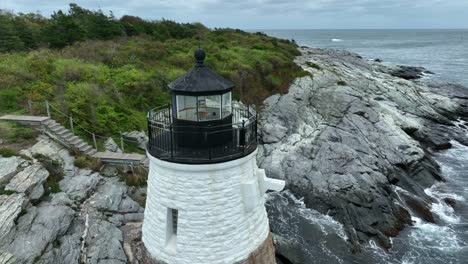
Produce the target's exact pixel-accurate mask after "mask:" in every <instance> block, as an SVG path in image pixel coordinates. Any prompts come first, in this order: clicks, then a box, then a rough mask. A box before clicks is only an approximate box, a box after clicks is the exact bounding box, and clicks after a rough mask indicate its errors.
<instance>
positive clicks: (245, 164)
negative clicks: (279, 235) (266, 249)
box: [143, 151, 284, 264]
mask: <svg viewBox="0 0 468 264" xmlns="http://www.w3.org/2000/svg"><path fill="white" fill-rule="evenodd" d="M256 153H257V151H254V152H253V153H251V154H250V155H248V156H246V157H243V158H240V159H237V160H233V161H228V162H224V163H217V164H209V165H188V164H177V163H171V162H165V161H161V160H158V159H156V158H154V157H152V156H151V155H150V154H149V153H148V157H150V171H149V178H148V195H147V200H146V209H145V219H144V224H143V242H144V243H145V246H146V248H147V250H148V252H149V253H150V254H151V256H152V257H154V258H155V259H156V260H160V261H164V262H166V263H168V264H218V263H219V264H232V263H235V262H237V261H241V260H245V259H246V258H247V257H248V256H249V255H250V253H252V252H253V251H254V250H255V249H257V248H258V247H259V246H260V245H261V244H262V243H263V242H264V241H265V239H266V238H267V236H268V234H269V225H268V218H267V213H266V210H265V206H264V191H265V190H266V189H275V190H280V189H282V188H283V187H284V182H282V181H277V180H273V181H271V179H268V178H266V177H265V172H264V171H263V170H261V169H259V168H258V167H257V162H256V158H255V156H256ZM168 208H171V209H177V210H178V217H177V218H178V221H177V235H171V234H170V232H171V231H172V227H171V226H170V227H169V228H168V225H167V224H168V223H167V220H168V219H169V220H170V219H171V218H172V217H171V216H170V215H169V214H168ZM170 224H172V223H169V225H170ZM168 234H169V235H168Z"/></svg>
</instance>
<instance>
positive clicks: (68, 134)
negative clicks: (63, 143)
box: [60, 131, 73, 141]
mask: <svg viewBox="0 0 468 264" xmlns="http://www.w3.org/2000/svg"><path fill="white" fill-rule="evenodd" d="M60 136H61V137H62V138H63V139H65V140H67V141H68V140H69V139H70V138H72V137H73V134H72V132H70V131H67V133H64V134H62V135H60Z"/></svg>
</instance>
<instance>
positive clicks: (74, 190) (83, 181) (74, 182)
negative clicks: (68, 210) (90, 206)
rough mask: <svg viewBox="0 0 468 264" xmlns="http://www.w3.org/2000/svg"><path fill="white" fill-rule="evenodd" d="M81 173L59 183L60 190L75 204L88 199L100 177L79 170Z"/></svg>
mask: <svg viewBox="0 0 468 264" xmlns="http://www.w3.org/2000/svg"><path fill="white" fill-rule="evenodd" d="M80 172H81V173H80V174H78V175H75V176H73V177H65V178H64V179H63V180H62V181H60V189H62V191H64V192H65V193H66V194H68V196H69V197H70V198H71V199H72V200H75V201H77V202H81V201H83V200H84V199H85V198H87V197H89V196H90V195H91V193H92V192H94V190H95V189H96V186H97V185H98V183H99V181H100V180H101V176H99V174H98V173H92V172H91V171H89V170H81V171H80Z"/></svg>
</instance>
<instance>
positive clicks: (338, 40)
mask: <svg viewBox="0 0 468 264" xmlns="http://www.w3.org/2000/svg"><path fill="white" fill-rule="evenodd" d="M331 41H332V42H342V41H343V40H342V39H338V38H334V39H331Z"/></svg>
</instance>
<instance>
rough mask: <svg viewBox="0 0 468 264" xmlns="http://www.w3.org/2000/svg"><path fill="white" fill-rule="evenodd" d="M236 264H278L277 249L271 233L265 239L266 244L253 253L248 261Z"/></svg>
mask: <svg viewBox="0 0 468 264" xmlns="http://www.w3.org/2000/svg"><path fill="white" fill-rule="evenodd" d="M235 264H276V259H275V247H274V246H273V238H272V236H271V233H270V234H269V235H268V237H267V239H265V242H263V243H262V244H261V245H260V247H258V248H257V249H256V250H255V251H254V252H252V254H251V255H250V256H249V257H248V258H247V259H246V260H243V261H240V262H237V263H235Z"/></svg>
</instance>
